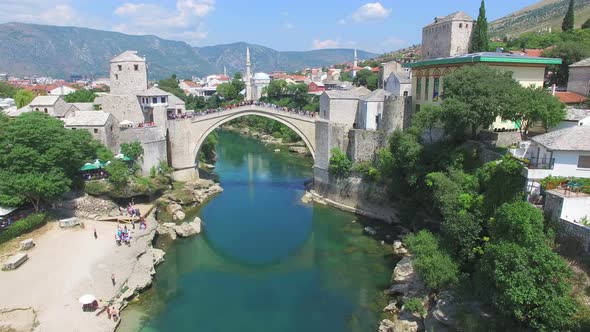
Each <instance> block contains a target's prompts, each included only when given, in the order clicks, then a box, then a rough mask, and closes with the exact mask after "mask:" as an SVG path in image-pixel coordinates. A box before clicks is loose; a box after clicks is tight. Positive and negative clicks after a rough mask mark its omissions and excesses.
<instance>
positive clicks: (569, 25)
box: [561, 0, 575, 32]
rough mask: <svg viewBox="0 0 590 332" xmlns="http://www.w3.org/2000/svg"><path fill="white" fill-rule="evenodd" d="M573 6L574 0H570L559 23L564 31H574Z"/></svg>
mask: <svg viewBox="0 0 590 332" xmlns="http://www.w3.org/2000/svg"><path fill="white" fill-rule="evenodd" d="M574 6H575V4H574V0H570V3H569V5H568V6H567V12H566V13H565V17H564V18H563V22H562V23H561V30H563V31H565V32H569V31H574Z"/></svg>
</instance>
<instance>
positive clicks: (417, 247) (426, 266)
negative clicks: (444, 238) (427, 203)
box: [404, 230, 459, 291]
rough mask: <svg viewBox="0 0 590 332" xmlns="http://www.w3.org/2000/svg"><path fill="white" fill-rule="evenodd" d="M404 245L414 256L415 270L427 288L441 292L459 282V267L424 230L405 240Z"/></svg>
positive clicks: (436, 240) (431, 235)
mask: <svg viewBox="0 0 590 332" xmlns="http://www.w3.org/2000/svg"><path fill="white" fill-rule="evenodd" d="M404 243H405V244H406V246H407V247H408V249H409V250H410V252H411V253H412V254H413V255H414V269H416V272H418V274H420V276H421V277H422V279H423V280H424V284H425V285H426V287H428V288H429V289H431V290H433V291H439V290H441V289H444V288H446V287H449V286H451V285H453V284H455V283H456V282H457V281H458V279H459V278H458V275H459V267H458V266H457V263H456V262H455V261H453V259H452V258H451V256H450V255H449V254H448V253H447V252H446V251H444V249H443V248H441V247H440V245H439V241H438V239H437V238H436V237H435V236H434V235H433V234H432V233H430V232H429V231H426V230H422V231H420V232H418V233H417V234H410V235H408V236H406V237H405V238H404Z"/></svg>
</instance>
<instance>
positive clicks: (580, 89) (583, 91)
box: [567, 58, 590, 96]
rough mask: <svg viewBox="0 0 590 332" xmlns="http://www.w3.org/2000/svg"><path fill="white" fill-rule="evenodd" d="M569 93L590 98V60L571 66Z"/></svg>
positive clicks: (568, 84) (568, 83)
mask: <svg viewBox="0 0 590 332" xmlns="http://www.w3.org/2000/svg"><path fill="white" fill-rule="evenodd" d="M567 91H569V92H574V93H577V94H579V95H582V96H590V58H586V59H584V60H582V61H579V62H576V63H574V64H572V65H570V70H569V79H568V82H567Z"/></svg>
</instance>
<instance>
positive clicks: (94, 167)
mask: <svg viewBox="0 0 590 332" xmlns="http://www.w3.org/2000/svg"><path fill="white" fill-rule="evenodd" d="M97 169H100V167H99V166H98V165H96V164H91V163H86V164H84V166H82V167H81V168H80V171H82V172H86V171H95V170H97Z"/></svg>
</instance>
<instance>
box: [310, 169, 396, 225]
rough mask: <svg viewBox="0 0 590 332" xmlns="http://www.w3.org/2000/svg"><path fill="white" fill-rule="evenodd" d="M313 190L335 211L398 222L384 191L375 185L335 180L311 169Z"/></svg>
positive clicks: (336, 178) (323, 171) (352, 178)
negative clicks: (340, 210) (334, 208)
mask: <svg viewBox="0 0 590 332" xmlns="http://www.w3.org/2000/svg"><path fill="white" fill-rule="evenodd" d="M313 189H314V190H315V192H316V193H317V194H319V195H321V196H322V197H323V198H324V200H325V201H326V203H328V204H329V205H332V206H335V207H337V208H340V209H343V210H346V211H349V212H353V213H356V214H360V215H365V216H368V217H371V218H375V219H379V220H383V221H385V222H387V223H392V222H398V221H399V215H398V212H397V210H396V209H395V206H394V205H393V204H392V203H391V202H390V200H389V198H388V195H387V191H386V190H385V188H384V187H381V186H379V185H377V184H376V183H373V182H367V181H364V180H362V179H361V178H359V177H349V178H338V177H335V176H332V175H330V174H329V173H328V172H327V171H325V170H322V169H318V168H315V169H314V184H313Z"/></svg>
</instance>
